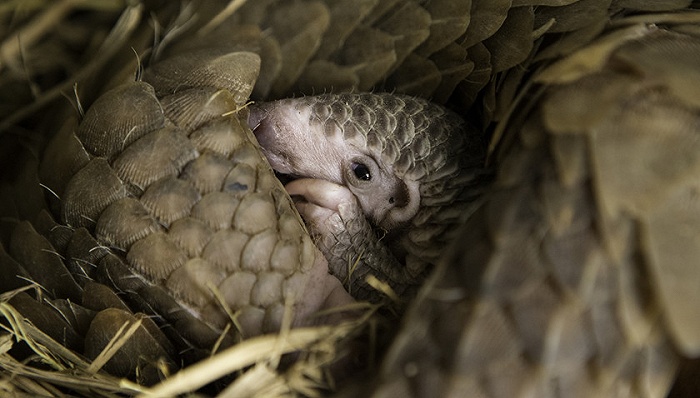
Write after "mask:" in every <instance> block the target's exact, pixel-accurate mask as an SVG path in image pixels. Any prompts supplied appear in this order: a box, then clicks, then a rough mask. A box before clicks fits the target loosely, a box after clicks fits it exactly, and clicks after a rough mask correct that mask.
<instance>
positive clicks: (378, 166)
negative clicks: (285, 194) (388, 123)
mask: <svg viewBox="0 0 700 398" xmlns="http://www.w3.org/2000/svg"><path fill="white" fill-rule="evenodd" d="M316 98H317V97H304V98H299V99H287V100H281V101H275V102H270V103H265V104H261V105H256V106H253V107H252V108H251V115H250V118H249V124H250V126H251V128H252V129H253V131H254V133H255V136H256V138H257V139H258V142H259V143H260V145H261V147H262V151H263V153H264V154H265V156H266V157H267V159H268V161H269V162H270V165H271V166H272V168H273V169H274V170H275V171H276V172H277V173H280V174H284V175H286V176H289V177H291V178H309V179H321V180H326V181H329V182H332V183H334V184H337V185H339V186H342V187H344V188H345V189H347V190H348V191H350V193H351V194H352V195H354V196H355V197H356V198H357V201H358V203H359V205H360V206H361V208H362V210H363V212H364V214H365V216H366V217H367V218H368V219H369V220H370V221H371V222H372V223H373V224H374V225H375V226H377V227H379V228H382V229H385V230H392V229H394V228H396V227H398V226H400V225H402V224H405V223H406V222H408V221H409V220H410V219H411V218H412V217H413V216H415V215H416V213H417V212H418V208H419V205H420V193H419V189H418V188H419V183H418V181H415V180H412V179H410V178H401V177H399V176H398V175H397V174H396V170H395V169H394V167H393V165H392V164H391V163H389V162H387V161H386V157H385V156H382V153H381V152H380V151H377V150H375V148H373V147H372V146H370V145H368V143H367V140H366V139H365V136H366V135H365V134H358V132H357V131H350V130H357V129H358V128H359V127H358V125H357V124H356V123H354V122H355V121H356V120H355V119H353V118H352V117H351V118H350V119H345V120H343V119H338V118H337V117H338V115H337V114H336V115H335V116H334V117H331V118H329V119H326V120H321V115H319V107H318V106H317V105H318V104H319V103H321V102H319V101H328V100H330V99H331V98H321V99H318V100H316ZM335 100H338V99H337V98H336V99H335ZM340 113H341V114H343V112H340ZM355 117H357V115H355ZM377 134H380V135H381V134H385V132H383V131H378V132H377ZM297 185H298V184H297ZM317 189H318V188H315V187H313V188H308V189H302V190H303V191H304V194H305V195H304V196H305V197H306V199H307V200H309V199H310V198H309V197H315V198H317V199H316V200H315V201H316V202H317V203H318V202H320V201H322V202H324V204H323V205H324V207H328V208H337V205H338V204H339V203H338V201H337V200H334V199H333V198H334V197H335V198H341V197H347V195H329V193H324V192H317ZM338 189H339V188H338ZM302 190H299V189H298V187H297V190H296V192H301V191H302ZM290 193H293V192H290ZM323 196H325V197H326V198H329V199H326V200H318V198H320V197H323ZM311 200H313V199H311Z"/></svg>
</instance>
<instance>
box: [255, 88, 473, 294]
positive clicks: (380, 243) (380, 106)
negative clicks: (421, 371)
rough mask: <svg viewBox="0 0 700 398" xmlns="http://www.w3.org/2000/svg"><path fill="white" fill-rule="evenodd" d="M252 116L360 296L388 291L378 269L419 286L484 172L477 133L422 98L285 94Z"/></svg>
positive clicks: (407, 285)
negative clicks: (375, 284) (380, 288)
mask: <svg viewBox="0 0 700 398" xmlns="http://www.w3.org/2000/svg"><path fill="white" fill-rule="evenodd" d="M249 124H250V126H251V128H253V130H254V133H255V135H256V138H257V139H258V141H259V142H260V144H261V146H262V148H263V153H264V154H265V156H266V157H267V158H268V160H269V162H270V164H271V166H272V167H273V169H275V171H276V172H277V173H279V174H282V175H284V176H287V177H289V178H290V179H291V182H289V183H288V184H287V185H286V188H287V191H288V192H289V193H290V195H292V196H293V197H295V198H297V200H296V205H297V209H298V210H299V212H300V214H301V215H302V217H303V218H304V219H305V221H306V223H307V225H308V227H309V229H310V231H311V234H312V235H313V236H314V237H315V242H316V244H317V246H318V247H319V249H320V250H321V251H322V252H323V254H324V255H325V256H326V258H327V259H328V262H329V266H330V272H331V273H332V274H333V275H335V276H336V277H338V278H339V279H340V280H342V281H345V282H346V286H347V288H348V290H349V291H350V292H351V293H352V294H353V295H354V296H355V297H357V298H361V299H370V300H373V301H376V300H378V298H379V297H381V296H380V295H379V294H378V293H377V291H376V290H375V289H374V288H371V287H370V286H369V285H368V284H367V280H368V279H367V278H368V277H369V276H370V275H372V276H374V277H375V278H377V279H378V280H379V281H381V282H384V283H386V284H388V285H389V286H390V287H391V288H392V290H394V292H396V293H397V294H398V295H399V296H400V297H403V298H408V297H410V296H412V295H413V293H414V292H415V290H416V289H417V287H418V286H419V284H420V282H421V281H422V280H423V279H424V277H425V275H426V274H427V272H428V271H429V270H430V269H431V266H432V264H433V263H434V261H435V260H436V258H437V257H438V255H439V253H440V246H441V245H440V243H441V242H445V241H447V240H448V239H449V235H450V232H451V231H452V230H453V228H452V227H453V226H454V225H455V224H457V223H460V222H461V221H462V220H463V219H464V218H465V217H466V216H467V215H468V214H469V213H470V211H469V209H470V208H471V207H473V206H474V203H475V198H476V197H477V191H478V189H475V188H476V187H478V186H480V182H481V181H482V178H481V177H482V176H483V172H482V171H481V166H482V164H483V157H484V151H483V145H481V143H480V140H479V138H478V135H477V134H475V132H474V131H470V129H469V126H468V125H467V124H466V123H465V122H464V121H463V120H462V119H461V118H460V117H458V116H457V115H455V114H453V113H452V112H450V111H448V110H446V109H444V108H442V107H440V106H438V105H435V104H432V103H430V102H428V101H426V100H423V99H419V98H413V97H408V96H399V95H392V94H370V93H360V94H326V95H319V96H310V97H303V98H296V99H285V100H280V101H275V102H270V103H264V104H259V105H254V106H253V107H252V109H251V116H250V118H249ZM428 242H431V243H428Z"/></svg>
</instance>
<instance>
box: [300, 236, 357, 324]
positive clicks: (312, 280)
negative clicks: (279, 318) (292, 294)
mask: <svg viewBox="0 0 700 398" xmlns="http://www.w3.org/2000/svg"><path fill="white" fill-rule="evenodd" d="M315 251H316V252H315V257H316V259H315V261H314V266H313V269H312V271H311V274H310V275H309V279H308V281H307V286H308V288H307V289H305V292H304V295H303V296H302V297H301V302H300V303H299V304H298V306H297V309H296V311H297V313H296V319H297V321H298V325H297V326H301V325H302V324H303V325H307V326H308V325H312V324H327V323H339V322H341V321H343V320H348V319H350V318H351V317H352V316H351V315H350V314H348V313H347V312H338V313H335V314H334V313H330V314H329V315H326V316H323V317H318V318H316V317H314V314H315V313H316V312H318V311H321V310H332V309H334V308H342V307H345V306H347V305H350V304H352V303H354V302H355V299H353V298H352V297H351V296H350V294H348V292H347V291H346V290H345V288H344V287H343V285H342V284H341V283H340V281H339V280H338V279H337V278H336V277H334V276H333V275H331V274H329V273H328V261H327V260H326V258H325V257H324V256H323V254H321V252H320V251H319V250H318V249H315Z"/></svg>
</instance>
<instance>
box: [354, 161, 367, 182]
mask: <svg viewBox="0 0 700 398" xmlns="http://www.w3.org/2000/svg"><path fill="white" fill-rule="evenodd" d="M350 168H351V169H352V172H353V173H355V177H357V179H359V180H362V181H369V180H371V179H372V174H371V173H370V172H369V167H367V165H364V164H362V163H353V164H351V165H350Z"/></svg>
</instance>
